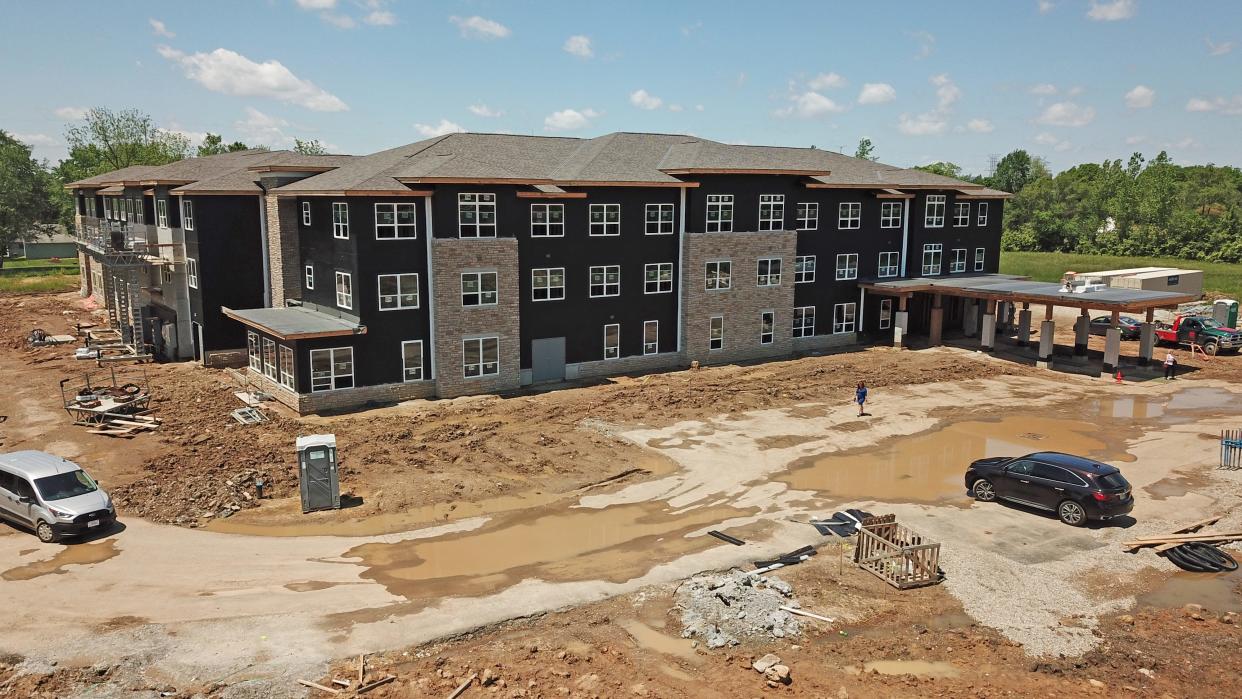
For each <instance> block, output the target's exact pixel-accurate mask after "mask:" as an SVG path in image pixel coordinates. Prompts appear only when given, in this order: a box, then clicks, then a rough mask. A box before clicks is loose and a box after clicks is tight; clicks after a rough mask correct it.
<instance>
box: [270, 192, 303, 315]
mask: <svg viewBox="0 0 1242 699" xmlns="http://www.w3.org/2000/svg"><path fill="white" fill-rule="evenodd" d="M264 199H265V201H264V207H265V209H266V212H265V215H266V216H267V256H268V264H269V265H270V271H271V285H272V307H273V308H281V307H283V306H284V305H285V299H296V298H301V297H302V292H301V288H302V283H301V280H302V256H301V254H300V252H299V250H298V240H299V238H298V202H297V199H294V198H292V197H277V196H274V195H271V194H269V195H267V196H266V197H264Z"/></svg>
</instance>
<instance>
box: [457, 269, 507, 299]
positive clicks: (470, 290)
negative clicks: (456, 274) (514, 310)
mask: <svg viewBox="0 0 1242 699" xmlns="http://www.w3.org/2000/svg"><path fill="white" fill-rule="evenodd" d="M498 296H499V295H498V294H497V292H496V273H495V272H462V274H461V305H463V306H495V305H496V301H497V299H498Z"/></svg>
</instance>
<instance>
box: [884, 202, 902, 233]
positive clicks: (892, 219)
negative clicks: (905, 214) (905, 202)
mask: <svg viewBox="0 0 1242 699" xmlns="http://www.w3.org/2000/svg"><path fill="white" fill-rule="evenodd" d="M901 206H902V203H901V202H899V201H886V202H883V203H881V204H880V228H901Z"/></svg>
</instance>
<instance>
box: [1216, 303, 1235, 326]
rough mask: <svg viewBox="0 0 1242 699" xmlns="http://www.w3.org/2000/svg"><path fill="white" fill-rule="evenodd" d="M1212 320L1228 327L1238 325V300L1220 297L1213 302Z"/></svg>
mask: <svg viewBox="0 0 1242 699" xmlns="http://www.w3.org/2000/svg"><path fill="white" fill-rule="evenodd" d="M1212 320H1215V321H1216V322H1217V323H1220V324H1221V325H1223V326H1225V327H1226V328H1236V327H1238V302H1237V301H1234V300H1233V299H1220V300H1218V301H1217V302H1216V303H1214V304H1212Z"/></svg>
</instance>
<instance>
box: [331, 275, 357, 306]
mask: <svg viewBox="0 0 1242 699" xmlns="http://www.w3.org/2000/svg"><path fill="white" fill-rule="evenodd" d="M341 282H344V286H345V287H346V290H345V291H341V286H342V284H341ZM335 289H336V305H337V306H338V307H339V308H344V309H347V310H353V307H354V276H353V275H352V274H350V273H349V272H337V273H336V286H335Z"/></svg>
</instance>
